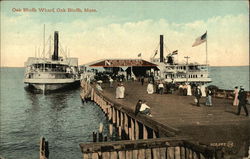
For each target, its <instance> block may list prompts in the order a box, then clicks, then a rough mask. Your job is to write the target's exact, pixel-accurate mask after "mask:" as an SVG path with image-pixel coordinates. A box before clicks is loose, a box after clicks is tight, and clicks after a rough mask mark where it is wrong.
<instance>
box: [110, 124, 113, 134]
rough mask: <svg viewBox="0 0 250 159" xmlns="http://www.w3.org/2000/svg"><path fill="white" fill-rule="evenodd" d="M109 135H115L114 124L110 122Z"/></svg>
mask: <svg viewBox="0 0 250 159" xmlns="http://www.w3.org/2000/svg"><path fill="white" fill-rule="evenodd" d="M109 135H110V137H112V136H113V124H109Z"/></svg>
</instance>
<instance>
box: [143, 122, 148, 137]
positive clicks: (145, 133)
mask: <svg viewBox="0 0 250 159" xmlns="http://www.w3.org/2000/svg"><path fill="white" fill-rule="evenodd" d="M143 139H148V131H147V128H146V126H145V125H143Z"/></svg>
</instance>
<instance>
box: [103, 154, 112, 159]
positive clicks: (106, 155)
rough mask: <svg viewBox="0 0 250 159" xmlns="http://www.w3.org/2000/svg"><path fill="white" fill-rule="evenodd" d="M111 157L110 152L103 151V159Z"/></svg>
mask: <svg viewBox="0 0 250 159" xmlns="http://www.w3.org/2000/svg"><path fill="white" fill-rule="evenodd" d="M109 158H110V152H102V159H109Z"/></svg>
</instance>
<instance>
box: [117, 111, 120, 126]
mask: <svg viewBox="0 0 250 159" xmlns="http://www.w3.org/2000/svg"><path fill="white" fill-rule="evenodd" d="M119 114H120V111H119V110H116V126H117V127H118V126H120V116H119Z"/></svg>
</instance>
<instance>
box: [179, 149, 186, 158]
mask: <svg viewBox="0 0 250 159" xmlns="http://www.w3.org/2000/svg"><path fill="white" fill-rule="evenodd" d="M180 153H181V159H186V155H185V148H184V147H181V152H180Z"/></svg>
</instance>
